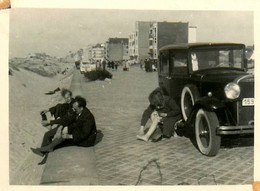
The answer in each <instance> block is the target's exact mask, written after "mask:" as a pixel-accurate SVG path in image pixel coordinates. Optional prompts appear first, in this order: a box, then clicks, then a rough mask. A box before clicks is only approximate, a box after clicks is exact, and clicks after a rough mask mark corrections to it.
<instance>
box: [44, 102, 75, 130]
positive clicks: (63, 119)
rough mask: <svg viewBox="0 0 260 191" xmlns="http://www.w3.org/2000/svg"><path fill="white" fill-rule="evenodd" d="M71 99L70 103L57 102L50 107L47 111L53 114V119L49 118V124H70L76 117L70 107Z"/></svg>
mask: <svg viewBox="0 0 260 191" xmlns="http://www.w3.org/2000/svg"><path fill="white" fill-rule="evenodd" d="M72 105H73V100H72V101H71V103H62V104H57V105H56V106H54V107H51V108H50V109H49V111H50V112H51V114H52V115H53V116H54V118H55V120H51V121H50V124H51V125H54V124H58V125H62V126H68V125H70V124H71V123H72V122H73V121H74V120H75V118H76V113H75V112H74V111H73V109H72Z"/></svg>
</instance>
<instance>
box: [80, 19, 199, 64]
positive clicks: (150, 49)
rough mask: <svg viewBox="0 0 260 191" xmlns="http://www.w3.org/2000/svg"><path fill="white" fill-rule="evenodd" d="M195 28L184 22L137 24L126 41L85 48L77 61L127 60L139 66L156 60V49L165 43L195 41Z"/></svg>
mask: <svg viewBox="0 0 260 191" xmlns="http://www.w3.org/2000/svg"><path fill="white" fill-rule="evenodd" d="M196 30H197V27H195V26H189V23H184V22H152V21H149V22H147V21H136V23H135V31H134V32H132V33H131V34H129V36H128V38H109V39H108V40H107V41H106V42H105V43H99V44H96V45H88V46H87V47H86V48H84V49H83V53H82V56H81V58H80V59H82V60H85V61H90V62H91V61H102V60H104V59H106V60H111V61H112V60H113V61H122V60H128V61H129V62H130V63H142V62H144V60H145V59H157V58H158V50H159V49H160V48H161V47H163V46H165V45H168V44H175V43H188V42H196Z"/></svg>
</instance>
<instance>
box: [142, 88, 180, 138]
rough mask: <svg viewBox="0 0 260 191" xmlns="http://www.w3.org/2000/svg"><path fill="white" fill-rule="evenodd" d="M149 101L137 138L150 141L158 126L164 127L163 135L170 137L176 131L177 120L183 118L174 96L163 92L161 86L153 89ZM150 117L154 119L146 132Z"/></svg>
mask: <svg viewBox="0 0 260 191" xmlns="http://www.w3.org/2000/svg"><path fill="white" fill-rule="evenodd" d="M149 102H150V105H149V106H148V108H147V109H146V110H145V111H144V113H143V116H142V120H141V128H140V131H139V135H137V139H140V140H143V141H148V140H149V138H150V137H151V135H152V134H153V133H154V131H155V130H156V128H157V127H158V126H159V127H160V128H161V129H162V134H163V137H165V138H170V137H171V136H172V135H173V133H174V128H173V127H174V124H175V122H176V121H177V120H179V119H180V118H181V112H180V108H179V107H178V105H177V104H176V102H175V101H174V100H173V99H172V98H170V97H169V96H166V95H164V94H163V91H162V89H161V88H156V89H155V90H154V91H152V93H151V94H150V95H149ZM149 118H151V120H152V125H151V126H150V128H149V130H148V132H147V133H146V134H145V133H144V127H145V125H146V123H147V121H148V119H149Z"/></svg>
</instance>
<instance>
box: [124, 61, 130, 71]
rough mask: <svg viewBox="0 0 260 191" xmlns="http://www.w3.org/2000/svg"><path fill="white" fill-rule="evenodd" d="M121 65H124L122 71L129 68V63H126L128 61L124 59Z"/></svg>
mask: <svg viewBox="0 0 260 191" xmlns="http://www.w3.org/2000/svg"><path fill="white" fill-rule="evenodd" d="M123 65H124V67H123V71H128V70H129V63H128V61H125V60H124V63H123Z"/></svg>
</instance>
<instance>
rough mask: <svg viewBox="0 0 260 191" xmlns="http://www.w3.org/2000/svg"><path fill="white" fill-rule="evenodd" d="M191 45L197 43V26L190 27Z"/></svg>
mask: <svg viewBox="0 0 260 191" xmlns="http://www.w3.org/2000/svg"><path fill="white" fill-rule="evenodd" d="M188 42H189V43H195V42H197V27H196V26H189V39H188Z"/></svg>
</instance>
